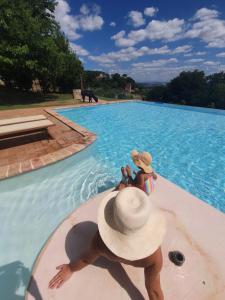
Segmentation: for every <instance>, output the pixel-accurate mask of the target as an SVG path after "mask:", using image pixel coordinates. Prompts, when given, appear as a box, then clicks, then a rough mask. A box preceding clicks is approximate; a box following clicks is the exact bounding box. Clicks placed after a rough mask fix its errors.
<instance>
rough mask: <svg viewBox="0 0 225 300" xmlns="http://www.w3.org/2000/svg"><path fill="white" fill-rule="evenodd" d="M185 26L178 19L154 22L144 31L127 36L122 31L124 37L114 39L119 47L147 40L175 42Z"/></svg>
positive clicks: (136, 31)
mask: <svg viewBox="0 0 225 300" xmlns="http://www.w3.org/2000/svg"><path fill="white" fill-rule="evenodd" d="M183 26H184V20H180V19H177V18H175V19H173V20H169V21H156V20H153V21H151V22H149V24H148V25H147V27H146V28H144V29H139V30H133V31H130V32H129V33H128V35H127V36H125V32H124V31H122V32H123V35H122V36H120V35H114V36H113V37H112V39H113V40H115V44H116V45H117V46H118V47H128V46H134V45H135V44H137V43H139V42H142V41H144V40H146V39H148V40H151V41H156V40H164V41H174V40H177V39H179V38H180V35H181V34H182V33H183V30H184V28H183Z"/></svg>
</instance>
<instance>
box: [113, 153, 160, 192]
mask: <svg viewBox="0 0 225 300" xmlns="http://www.w3.org/2000/svg"><path fill="white" fill-rule="evenodd" d="M131 158H132V160H133V162H134V164H135V165H136V166H137V167H138V168H139V169H140V171H139V172H138V173H136V172H134V173H135V178H134V179H133V178H132V175H131V168H130V167H129V166H126V167H125V168H124V167H122V168H121V172H122V180H121V182H120V184H119V186H118V187H117V188H116V189H117V190H122V189H123V188H125V187H128V186H135V187H137V188H139V189H141V190H143V191H144V192H146V194H148V195H150V194H151V193H152V192H153V190H154V186H155V180H156V179H157V175H156V174H155V172H154V171H153V169H152V166H151V163H152V156H151V154H150V153H149V152H141V153H139V152H138V151H137V150H133V151H132V152H131Z"/></svg>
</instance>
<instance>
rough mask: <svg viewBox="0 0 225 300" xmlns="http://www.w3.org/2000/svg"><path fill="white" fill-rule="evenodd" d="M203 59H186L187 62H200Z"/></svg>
mask: <svg viewBox="0 0 225 300" xmlns="http://www.w3.org/2000/svg"><path fill="white" fill-rule="evenodd" d="M203 61H205V60H204V59H203V58H192V59H189V60H187V62H189V63H200V62H203Z"/></svg>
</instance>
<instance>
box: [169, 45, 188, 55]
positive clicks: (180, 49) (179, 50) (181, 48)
mask: <svg viewBox="0 0 225 300" xmlns="http://www.w3.org/2000/svg"><path fill="white" fill-rule="evenodd" d="M191 50H192V46H190V45H183V46H179V47H177V48H176V49H174V51H173V53H174V54H179V53H188V52H190V51H191Z"/></svg>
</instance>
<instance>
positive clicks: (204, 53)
mask: <svg viewBox="0 0 225 300" xmlns="http://www.w3.org/2000/svg"><path fill="white" fill-rule="evenodd" d="M206 53H207V52H206V51H198V52H196V53H195V55H206Z"/></svg>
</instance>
